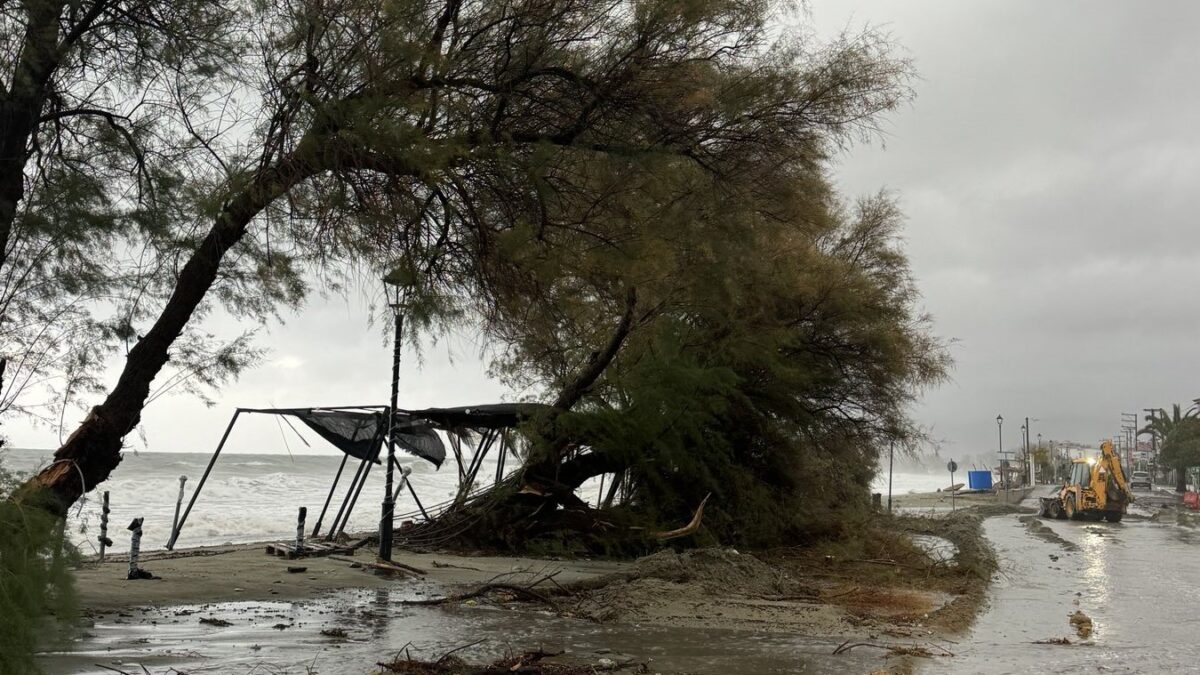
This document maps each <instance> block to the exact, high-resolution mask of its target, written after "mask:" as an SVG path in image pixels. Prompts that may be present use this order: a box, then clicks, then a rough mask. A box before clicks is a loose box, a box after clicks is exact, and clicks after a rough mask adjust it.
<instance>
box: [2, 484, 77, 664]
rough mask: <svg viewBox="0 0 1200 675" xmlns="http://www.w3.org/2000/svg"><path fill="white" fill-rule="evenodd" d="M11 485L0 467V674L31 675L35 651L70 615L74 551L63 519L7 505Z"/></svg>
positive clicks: (43, 644) (65, 622)
mask: <svg viewBox="0 0 1200 675" xmlns="http://www.w3.org/2000/svg"><path fill="white" fill-rule="evenodd" d="M14 486H15V481H14V480H13V476H11V475H10V474H8V473H6V472H5V471H4V470H3V467H0V532H3V533H4V535H3V536H0V672H2V673H34V672H38V668H37V666H36V663H35V662H34V660H33V654H34V651H35V650H37V649H39V648H44V647H46V646H48V645H49V644H50V643H52V642H53V641H54V640H55V639H57V638H58V637H59V635H58V631H59V629H60V628H61V627H62V626H65V625H68V624H69V622H70V621H71V619H72V618H73V617H74V614H75V610H76V604H75V595H74V587H73V583H72V577H71V575H70V571H69V566H70V565H71V564H72V563H74V562H75V560H76V558H77V553H76V551H75V549H74V548H73V547H72V546H71V545H70V544H69V543H68V542H66V541H65V540H64V537H63V531H62V521H60V520H58V519H56V518H54V517H53V516H51V515H50V514H48V513H47V512H45V511H43V510H41V509H38V508H32V507H29V506H26V507H22V506H19V505H16V504H13V503H11V502H10V501H8V499H7V497H8V493H9V491H10V490H11V489H12V488H13V487H14Z"/></svg>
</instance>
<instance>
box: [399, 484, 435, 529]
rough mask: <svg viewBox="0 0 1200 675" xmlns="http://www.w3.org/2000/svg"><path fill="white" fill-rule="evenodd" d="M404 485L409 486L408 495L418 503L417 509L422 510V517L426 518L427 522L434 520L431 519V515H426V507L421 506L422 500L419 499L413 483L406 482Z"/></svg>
mask: <svg viewBox="0 0 1200 675" xmlns="http://www.w3.org/2000/svg"><path fill="white" fill-rule="evenodd" d="M404 484H405V485H407V486H408V494H410V495H412V498H413V501H414V502H416V503H417V508H418V509H420V510H421V515H422V516H424V517H425V520H426V521H430V520H433V519H432V518H430V517H429V514H428V513H426V511H425V506H424V505H423V504H421V500H420V499H418V498H417V491H416V490H414V489H413V486H412V481H411V480H406V481H404Z"/></svg>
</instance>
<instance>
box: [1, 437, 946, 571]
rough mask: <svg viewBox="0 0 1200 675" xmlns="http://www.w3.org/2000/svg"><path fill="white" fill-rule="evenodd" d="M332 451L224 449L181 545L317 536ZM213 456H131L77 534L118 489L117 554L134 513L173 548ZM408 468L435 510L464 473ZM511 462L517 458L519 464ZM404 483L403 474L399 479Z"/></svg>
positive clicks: (13, 453)
mask: <svg viewBox="0 0 1200 675" xmlns="http://www.w3.org/2000/svg"><path fill="white" fill-rule="evenodd" d="M335 453H336V451H331V452H329V453H327V454H291V455H286V454H246V453H232V452H231V453H224V454H222V455H221V456H220V457H219V458H218V460H217V462H216V464H215V465H214V466H213V470H212V473H211V475H209V477H208V481H207V482H206V483H205V484H204V488H203V490H202V491H201V493H200V496H199V498H198V499H197V500H196V503H195V506H194V507H193V508H192V510H191V512H190V514H189V515H188V518H187V521H186V523H185V525H184V527H183V529H182V531H181V533H180V535H179V539H178V541H177V542H176V547H177V548H186V547H192V546H211V545H220V544H227V543H233V544H238V543H248V542H257V541H264V540H267V539H291V538H293V537H295V535H296V515H297V511H298V510H299V508H300V507H301V506H304V507H307V509H308V517H307V521H306V524H307V528H306V530H307V532H310V533H311V532H312V529H313V527H314V526H315V525H316V524H317V520H318V518H320V514H321V510H322V508H323V507H324V504H325V500H326V498H327V497H328V495H329V488H330V485H331V484H332V482H333V478H334V475H335V474H337V471H338V466H339V464H340V463H341V458H342V455H340V454H335ZM52 454H53V451H52V450H28V449H16V448H10V449H4V450H0V466H3V467H4V468H5V469H6V470H8V471H12V472H16V473H18V474H23V475H28V474H30V473H32V472H34V471H37V470H38V469H40V468H42V467H45V466H46V465H47V464H49V462H50V461H51V455H52ZM211 457H212V455H211V454H208V453H189V452H179V453H175V452H132V451H129V452H126V453H124V459H123V460H122V461H121V463H120V464H119V465H118V466H117V468H116V470H115V471H114V472H113V474H112V476H110V477H109V479H108V480H107V481H105V483H104V484H103V485H102V486H100V488H99V489H96V490H92V491H90V492H88V493H87V495H85V497H84V499H83V500H81V501H80V502H79V503H77V504H76V505H75V506H73V507H72V508H71V512H70V516H69V519H68V526H69V528H70V530H69V531H70V534H71V538H72V540H73V541H74V542H75V543H76V544H77V545H78V546H79V547H80V549H81V550H82V551H83V553H85V554H90V553H95V552H96V551H97V547H98V544H97V538H98V537H99V535H100V508H101V499H102V494H103V492H104V491H107V492H108V493H109V509H110V513H109V524H108V536H109V538H110V539H111V540H112V541H113V544H114V545H113V547H112V548H111V549H110V550H113V551H118V552H119V551H124V550H128V548H129V532H128V531H127V529H126V528H127V527H128V525H129V523H130V521H132V520H133V519H134V518H144V519H145V521H144V523H143V525H142V533H143V539H142V548H143V549H144V550H154V549H161V548H165V547H166V544H167V541H168V540H169V539H170V537H171V523H172V520H173V518H174V515H175V503H176V500H177V499H178V497H179V477H180V476H187V478H188V480H187V482H186V484H185V490H184V499H183V504H182V507H181V511H182V509H185V508H186V507H187V503H188V500H189V499H191V496H192V494H193V492H194V490H195V489H196V487H197V485H198V484H199V481H200V478H201V476H202V475H203V474H204V469H205V467H206V466H207V464H208V462H209V460H210V459H211ZM397 458H398V459H399V461H400V463H401V465H402V466H407V467H410V468H411V469H412V474H411V476H410V477H409V480H410V481H411V483H412V486H413V489H414V491H415V492H416V493H417V497H418V498H420V500H421V503H422V504H423V505H424V506H425V508H426V509H427V510H429V511H431V512H432V511H435V510H436V508H437V507H438V506H439V505H444V504H445V503H446V502H447V501H448V500H450V499H452V498H453V497H454V495H455V492H456V491H457V489H458V469H457V467H456V466H455V463H454V460H453V459H449V458H448V459H447V461H446V462H445V463H443V464H442V467H441V468H440V469H438V468H437V467H435V466H434V465H433V464H431V463H429V462H427V461H425V460H422V459H419V458H416V457H413V456H411V455H406V454H398V455H397ZM358 464H359V462H358V460H356V459H354V458H350V459H349V461H347V462H346V466H345V469H344V470H343V472H342V477H341V481H340V482H339V484H338V487H337V490H336V491H335V492H334V495H333V499H332V500H331V501H330V505H329V510H328V512H327V513H326V515H325V519H324V520H323V521H322V525H321V527H322V532H327V531H328V528H329V525H330V524H331V523H332V522H333V519H334V516H335V515H336V513H337V511H338V508H339V507H340V506H341V504H342V501H343V498H344V497H345V495H346V491H347V490H348V489H349V487H350V483H351V480H352V479H353V477H354V473H355V471H356V470H357V468H358ZM509 464H510V468H511V465H513V464H516V462H511V461H510V462H509ZM495 473H496V464H495V460H494V458H493V457H491V456H490V455H489V456H488V457H485V458H484V461H483V463H482V466H481V467H480V469H479V472H478V478H477V485H478V486H485V485H488V484H490V483H491V481H493V480H494V479H495ZM396 480H397V481H398V480H399V474H397V475H396ZM949 484H950V476H949V474H947V473H937V472H935V473H914V472H896V473H895V474H894V475H893V476H892V493H893V494H906V493H910V492H933V491H935V490H938V489H942V488H945V487H947V486H948V485H949ZM383 485H384V471H383V469H382V467H381V466H379V465H376V466H374V467H372V469H371V471H370V472H369V473H368V475H367V479H366V485H365V486H364V488H363V490H362V492H361V494H360V496H359V499H358V502H357V504H356V505H355V507H354V510H353V511H352V512H351V515H350V519H349V524H348V525H347V527H346V531H348V532H365V531H373V530H375V529H377V528H378V523H379V515H380V512H381V501H382V497H383ZM600 489H601V485H600V482H599V480H598V479H592V480H591V481H589V482H587V483H585V484H584V485H583V486H582V487H581V488H580V490H579V495H580V497H582V498H583V499H586V500H588V501H589V502H591V503H596V502H597V501H598V499H599V498H600ZM871 491H872V492H879V493H882V494H885V495H886V494H887V491H888V476H887V472H886V470H885V471H883V472H882V473H880V474H877V475H876V477H875V480H874V481H873V482H872V485H871ZM395 513H396V515H397V521H398V522H399V521H403V520H406V519H413V520H419V519H420V517H421V516H420V513H419V511H418V510H417V506H416V503H415V502H414V501H413V498H412V495H411V494H410V493H409V491H408V490H404V491H402V492H401V493H400V497H399V499H398V501H397V503H396V507H395Z"/></svg>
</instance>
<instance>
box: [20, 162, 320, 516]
mask: <svg viewBox="0 0 1200 675" xmlns="http://www.w3.org/2000/svg"><path fill="white" fill-rule="evenodd" d="M314 145H315V140H313V139H311V138H306V139H304V140H303V141H301V143H300V145H299V146H298V147H297V149H296V150H295V151H294V153H293V154H291V155H289V156H287V157H284V158H282V159H280V160H279V161H278V162H277V163H276V164H274V165H272V166H271V167H269V168H267V169H265V170H263V171H261V172H259V173H258V174H257V175H256V176H255V177H254V178H253V180H251V181H250V183H249V184H248V185H246V186H245V187H244V188H242V189H241V191H239V192H238V193H236V194H235V195H234V196H233V198H232V199H230V201H229V202H227V203H226V205H225V207H224V208H223V209H222V211H221V213H220V215H218V216H217V219H216V221H215V223H214V224H213V227H212V229H211V230H209V233H208V236H206V237H205V238H204V240H203V241H202V242H201V244H200V246H199V248H197V249H196V251H195V252H194V253H193V254H192V255H191V257H190V258H189V259H188V261H187V263H186V264H185V265H184V266H183V269H182V271H181V272H180V273H179V279H178V281H177V282H176V285H175V290H174V291H173V292H172V293H171V297H170V299H168V300H167V303H166V305H165V306H164V307H163V309H162V312H161V313H160V314H159V316H158V319H157V320H156V321H155V322H154V325H153V327H151V328H150V330H149V331H148V332H147V333H146V335H145V337H142V338H141V339H140V340H139V341H138V343H137V344H136V345H135V346H134V347H133V349H131V350H130V352H129V355H128V357H126V359H125V367H124V369H123V370H122V371H121V375H120V378H119V379H118V380H117V385H116V386H115V387H114V388H113V389H112V391H111V392H110V393H109V395H108V397H107V398H106V399H105V400H104V402H103V403H101V404H100V405H98V406H96V407H94V408H92V410H91V412H90V413H89V414H88V415H87V417H86V418H85V419H84V420H83V423H82V424H80V426H79V428H78V429H76V430H75V432H74V433H72V434H71V436H70V437H69V438H68V439H67V442H66V443H65V444H63V446H62V447H61V448H59V449H58V451H57V452H55V453H54V462H52V463H51V464H50V466H48V467H46V468H45V469H43V470H42V471H41V472H40V473H39V474H37V475H36V476H33V477H32V478H30V479H29V480H28V481H26V482H25V484H24V485H22V486H21V488H20V489H18V491H17V492H16V493H15V494H14V498H15V499H17V500H18V501H22V502H26V503H34V504H36V505H38V506H41V507H43V508H45V509H47V510H49V511H51V512H52V513H55V514H58V515H60V516H64V515H65V514H66V512H67V509H68V508H70V506H71V505H72V504H74V503H75V501H77V500H78V499H79V498H80V497H81V496H82V495H83V494H84V493H85V492H87V491H88V490H91V489H92V488H94V487H95V486H96V485H97V484H98V483H100V482H102V481H104V480H106V479H107V478H108V476H109V474H111V473H112V471H113V469H115V468H116V467H117V465H118V464H119V463H120V462H121V446H122V442H123V440H124V438H125V436H126V434H128V433H129V432H130V431H133V429H134V428H135V427H136V426H137V425H138V423H139V422H140V421H141V413H142V407H143V406H144V405H145V402H146V398H147V396H148V395H149V393H150V383H151V382H152V381H153V380H154V378H155V377H156V376H157V375H158V373H159V371H160V370H162V367H163V366H164V365H166V363H167V361H168V360H169V359H170V355H169V350H170V348H171V345H172V343H173V342H174V341H175V339H176V338H178V337H179V335H180V334H181V333H182V332H183V329H184V327H185V326H186V325H187V323H188V321H189V320H190V319H191V317H192V314H193V313H194V312H195V310H196V307H198V306H199V305H200V302H201V301H202V300H203V299H204V296H205V294H206V293H207V292H208V290H209V289H210V288H211V287H212V285H213V282H214V281H215V280H216V278H217V271H218V269H219V268H220V264H221V260H222V258H223V257H224V255H225V254H226V252H228V251H229V249H230V248H232V247H233V246H234V245H235V244H237V242H238V241H239V240H240V239H241V238H242V236H243V235H245V233H246V230H247V227H248V226H249V224H250V221H251V220H253V218H254V217H255V216H256V215H258V214H259V213H260V212H261V211H262V210H263V208H265V207H266V206H267V205H268V204H270V203H271V202H272V201H273V200H274V199H276V198H277V197H279V196H281V195H283V194H284V193H285V192H287V191H288V190H290V189H291V188H292V187H294V186H295V185H296V184H298V183H300V182H301V181H303V180H304V179H306V178H307V177H308V176H310V175H312V173H313V171H314V170H315V169H314V166H315V164H316V162H315V161H312V159H311V158H314V157H315V155H314V154H313V153H314V150H315V148H314V147H313V146H314ZM306 158H309V159H306Z"/></svg>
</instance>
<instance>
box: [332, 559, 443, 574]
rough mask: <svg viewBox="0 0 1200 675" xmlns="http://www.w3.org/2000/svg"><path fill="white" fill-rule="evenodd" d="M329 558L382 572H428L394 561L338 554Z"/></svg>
mask: <svg viewBox="0 0 1200 675" xmlns="http://www.w3.org/2000/svg"><path fill="white" fill-rule="evenodd" d="M329 559H330V560H337V561H338V562H348V563H356V564H359V565H362V566H363V567H369V568H371V569H374V570H381V571H384V572H396V573H398V574H408V575H410V576H419V577H423V576H425V575H426V574H428V572H426V571H425V570H423V569H421V568H419V567H413V566H412V565H405V564H404V563H398V562H395V561H392V562H388V561H386V560H376V561H375V562H363V561H361V560H355V559H353V558H343V557H342V556H340V555H331V556H329Z"/></svg>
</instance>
